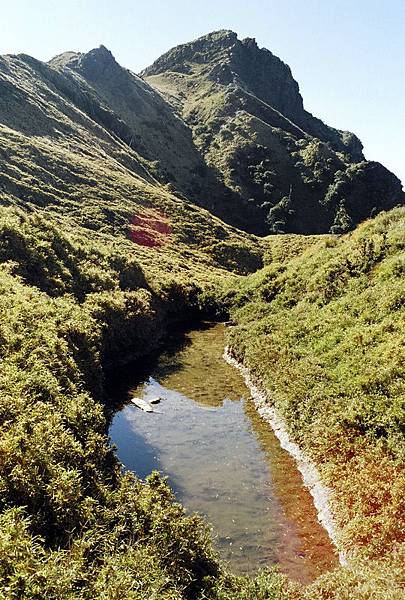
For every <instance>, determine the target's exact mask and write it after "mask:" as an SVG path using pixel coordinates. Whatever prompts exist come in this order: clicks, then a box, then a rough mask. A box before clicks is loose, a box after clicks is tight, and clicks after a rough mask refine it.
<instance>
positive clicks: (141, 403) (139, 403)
mask: <svg viewBox="0 0 405 600" xmlns="http://www.w3.org/2000/svg"><path fill="white" fill-rule="evenodd" d="M131 402H132V404H135V406H137V407H138V408H140V409H141V410H143V411H144V412H153V408H152V406H151V405H150V404H149V402H146V400H142V398H131Z"/></svg>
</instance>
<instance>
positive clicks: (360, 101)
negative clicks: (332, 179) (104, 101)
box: [0, 0, 405, 184]
mask: <svg viewBox="0 0 405 600" xmlns="http://www.w3.org/2000/svg"><path fill="white" fill-rule="evenodd" d="M216 29H233V30H234V31H236V32H237V33H238V34H239V36H240V37H255V38H256V40H257V42H258V44H259V45H260V46H264V47H266V48H269V49H270V50H271V51H272V52H273V53H274V54H276V55H278V56H279V57H280V58H282V59H283V60H284V61H285V62H287V63H288V64H289V65H290V67H291V69H292V72H293V75H294V77H295V79H296V80H297V81H298V83H299V84H300V88H301V93H302V95H303V97H304V103H305V107H306V108H307V109H308V110H309V111H310V112H312V113H313V114H315V115H316V116H318V117H321V118H322V119H323V120H325V121H326V122H327V123H328V124H329V125H332V126H334V127H338V128H340V129H349V130H351V131H354V132H355V133H356V134H357V135H358V136H359V137H360V139H361V140H362V141H363V144H364V146H365V154H366V157H367V158H369V159H372V160H379V161H380V162H382V163H383V164H385V165H386V166H387V167H388V168H389V169H391V170H392V171H393V172H395V173H396V174H397V175H398V176H399V177H400V178H401V179H402V181H403V182H404V184H405V1H404V0H385V1H384V0H378V1H377V0H250V1H242V0H222V1H221V0H217V1H215V0H205V1H202V2H201V1H199V0H194V1H192V0H189V1H185V0H168V1H166V2H165V1H163V0H145V1H144V2H138V1H136V0H135V1H134V0H133V1H130V0H114V1H113V0H69V1H62V2H61V1H59V0H54V1H52V0H14V1H11V2H7V3H6V2H2V6H1V21H0V54H5V53H19V52H25V53H27V54H30V55H32V56H35V57H36V58H39V59H42V60H48V59H49V58H51V57H52V56H54V55H55V54H58V53H60V52H64V51H65V50H78V51H87V50H90V49H91V48H94V47H96V46H99V45H100V44H104V45H105V46H107V47H108V48H109V49H110V50H111V51H112V52H113V54H114V55H115V57H116V58H117V60H118V61H119V62H120V63H121V64H122V65H124V66H126V67H128V68H130V69H132V70H134V71H139V70H141V69H142V68H143V67H145V66H147V65H148V64H150V63H151V62H153V60H154V59H155V58H157V57H158V56H159V55H160V54H162V53H163V52H164V51H166V50H167V49H169V48H171V47H172V46H175V45H177V44H179V43H182V42H186V41H189V40H191V39H194V38H196V37H198V36H200V35H203V34H204V33H208V32H209V31H213V30H216Z"/></svg>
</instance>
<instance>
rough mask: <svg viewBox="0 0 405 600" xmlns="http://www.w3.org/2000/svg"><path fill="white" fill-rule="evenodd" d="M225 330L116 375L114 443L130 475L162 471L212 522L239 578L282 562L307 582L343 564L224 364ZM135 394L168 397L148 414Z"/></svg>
mask: <svg viewBox="0 0 405 600" xmlns="http://www.w3.org/2000/svg"><path fill="white" fill-rule="evenodd" d="M224 344H225V339H224V326H223V325H218V324H216V325H211V324H204V325H202V326H201V327H200V328H199V329H197V330H192V331H190V332H188V333H186V334H182V335H180V336H179V338H178V339H176V340H172V341H171V343H170V344H168V347H167V348H168V349H167V350H166V351H165V352H163V353H162V354H161V355H160V356H159V357H158V358H157V359H156V360H154V361H151V362H150V363H147V364H146V365H145V364H144V365H143V369H144V371H143V372H140V371H139V365H138V366H136V365H135V366H132V367H131V366H129V367H126V368H125V369H124V370H122V371H121V372H118V373H116V374H115V376H114V387H113V389H114V393H113V394H112V399H113V400H114V401H115V402H116V403H117V404H119V403H121V405H122V407H121V409H120V410H119V411H118V412H117V413H116V414H115V416H114V418H113V420H112V424H111V427H110V432H109V433H110V437H111V440H112V442H113V443H114V444H115V445H116V447H117V454H118V457H119V459H120V460H121V462H122V463H123V465H124V466H125V468H126V469H129V470H131V471H134V472H135V473H136V474H137V475H138V476H139V477H141V478H144V477H145V476H146V475H148V474H149V473H150V472H151V471H152V470H154V469H157V470H159V471H161V472H162V473H163V474H164V475H166V476H168V478H169V482H170V484H171V486H172V488H173V490H174V492H175V494H176V497H177V498H178V500H179V501H181V502H182V503H183V504H184V506H185V507H186V509H187V510H188V511H190V512H191V511H197V512H199V513H201V514H202V515H204V516H205V518H206V520H207V521H208V522H209V523H211V524H212V526H213V531H212V535H213V538H214V543H215V545H216V548H217V550H218V552H219V554H220V556H221V557H222V559H224V560H225V561H227V562H228V563H229V566H230V568H231V569H232V570H233V571H234V572H237V573H252V572H254V571H256V570H257V569H258V568H260V567H264V566H266V565H274V564H277V565H279V567H280V569H281V570H282V571H283V572H284V573H286V574H288V575H289V576H290V577H292V578H293V579H296V580H299V581H302V582H308V581H311V580H312V579H314V578H315V577H316V576H317V575H319V574H320V573H323V572H325V571H327V570H328V569H330V568H331V567H333V566H335V565H337V564H338V561H337V556H336V553H335V551H334V548H333V547H332V545H331V542H330V541H329V538H328V536H327V534H326V532H325V531H324V529H323V528H322V527H321V526H320V524H319V523H318V521H317V516H316V511H315V508H314V506H313V503H312V499H311V496H310V495H309V492H308V491H307V489H306V488H305V487H304V486H303V484H302V479H301V475H300V473H299V472H298V470H297V468H296V466H295V463H294V460H293V459H292V458H291V457H290V455H289V454H288V453H287V452H286V451H285V450H283V449H282V448H281V447H280V444H279V442H278V440H277V438H276V437H275V435H274V434H273V432H272V430H271V428H270V426H269V425H268V424H267V423H266V422H264V421H263V420H262V419H261V417H260V416H259V415H258V413H257V412H256V410H255V408H254V405H253V402H252V400H251V399H250V395H249V391H248V389H247V388H246V386H245V384H244V381H243V379H242V377H241V375H240V373H239V372H238V371H237V370H236V369H234V368H233V367H231V366H229V365H228V364H227V363H226V362H225V361H224V360H223V358H222V354H223V350H224ZM132 396H137V397H141V398H145V399H148V398H153V397H155V396H161V397H162V398H163V399H162V401H161V402H160V404H158V405H156V406H155V410H156V412H154V413H144V412H142V411H141V410H139V409H138V408H136V407H135V406H134V405H133V404H130V403H129V404H128V402H129V399H130V398H131V397H132Z"/></svg>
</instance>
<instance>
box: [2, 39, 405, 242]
mask: <svg viewBox="0 0 405 600" xmlns="http://www.w3.org/2000/svg"><path fill="white" fill-rule="evenodd" d="M0 91H1V94H0V122H1V123H3V124H4V125H6V126H8V127H11V128H12V129H15V130H17V131H19V132H21V133H24V135H31V136H34V135H35V136H42V137H43V136H51V137H52V138H53V141H55V142H57V143H60V144H62V145H63V144H64V143H65V144H69V148H72V139H73V138H74V139H76V140H77V143H76V145H75V147H76V152H78V154H80V153H82V152H84V153H86V152H87V151H88V150H87V149H86V148H84V147H83V143H84V140H85V139H86V138H87V137H88V139H87V147H88V146H89V145H90V146H91V147H93V148H94V147H97V145H98V144H101V145H102V152H107V154H108V155H109V156H112V157H113V158H114V160H118V161H119V163H120V164H122V165H123V166H124V167H125V168H126V169H129V170H130V171H132V172H133V173H134V174H136V175H137V176H138V177H141V178H142V179H144V180H145V181H146V182H148V183H152V184H157V185H166V186H168V189H169V190H170V191H172V192H174V193H176V194H177V195H179V196H180V197H181V198H183V199H184V200H186V201H189V202H192V203H195V204H198V205H200V206H203V207H204V208H207V209H208V210H209V211H211V212H212V213H213V214H215V215H217V216H220V217H221V218H222V219H223V220H224V221H226V222H228V223H231V224H233V225H235V226H237V227H239V228H241V229H244V230H246V231H249V232H254V233H257V234H260V235H263V234H268V233H281V232H296V233H325V232H328V231H331V232H333V233H341V232H344V231H347V230H350V229H352V228H353V227H354V226H355V225H356V224H357V223H359V222H360V221H362V220H364V219H367V218H369V217H370V216H374V215H375V214H377V213H378V212H380V211H381V210H387V209H390V208H392V207H393V206H395V205H398V204H402V203H403V202H404V194H403V192H402V186H401V183H400V182H399V180H398V179H397V178H396V177H395V175H393V174H392V173H390V172H389V171H388V170H387V169H385V167H383V166H382V165H380V164H379V163H375V162H369V161H366V160H365V159H364V156H363V153H362V145H361V142H360V140H359V139H358V138H357V137H356V136H355V135H354V134H352V133H350V132H347V131H340V130H337V129H334V128H332V127H329V126H328V125H326V124H325V123H323V122H322V121H321V120H319V119H317V118H316V117H314V116H313V115H311V114H310V113H309V112H307V111H306V110H305V108H304V104H303V99H302V96H301V94H300V91H299V86H298V83H297V82H296V81H295V80H294V78H293V76H292V74H291V70H290V68H289V67H288V65H286V64H285V63H284V62H283V61H282V60H280V59H279V58H278V57H276V56H274V55H273V54H272V53H271V52H270V51H269V50H266V49H261V48H259V47H258V45H257V43H256V41H255V40H254V39H252V38H247V39H244V40H239V39H238V37H237V35H236V33H234V32H232V31H228V30H224V31H218V32H214V33H210V34H208V35H206V36H203V37H201V38H199V39H198V40H195V41H193V42H190V43H188V44H183V45H181V46H178V47H176V48H174V49H172V50H170V51H169V52H167V53H166V54H164V55H163V56H161V57H160V58H159V59H158V60H157V61H156V62H155V63H154V64H153V65H152V66H150V67H148V68H147V69H145V70H144V71H143V72H142V73H141V75H140V76H137V75H135V74H134V73H132V72H131V71H129V70H127V69H125V68H123V67H121V66H120V65H119V64H118V63H117V61H116V60H115V58H114V56H113V55H112V53H111V52H110V51H109V50H108V49H107V48H105V47H104V46H100V47H99V48H96V49H94V50H91V51H90V52H87V53H84V54H82V53H75V52H66V53H64V54H61V55H59V56H57V57H55V58H54V59H53V60H51V61H50V62H49V63H42V62H41V61H38V60H35V59H33V58H31V57H29V56H26V55H20V56H16V57H14V56H7V57H4V58H2V59H0ZM28 115H30V116H29V117H28ZM54 132H57V135H56V136H55V135H54ZM94 136H95V137H96V138H97V142H96V141H95V139H94ZM39 184H40V182H39ZM4 186H5V187H4V188H3V189H4V191H5V193H6V192H7V183H6V182H4ZM40 189H41V186H40V185H39V190H40ZM39 193H40V191H39Z"/></svg>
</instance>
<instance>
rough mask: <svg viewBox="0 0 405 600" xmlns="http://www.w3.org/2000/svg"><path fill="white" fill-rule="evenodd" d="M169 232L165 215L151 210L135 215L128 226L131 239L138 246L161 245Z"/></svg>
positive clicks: (153, 246) (165, 240) (155, 246)
mask: <svg viewBox="0 0 405 600" xmlns="http://www.w3.org/2000/svg"><path fill="white" fill-rule="evenodd" d="M171 232H172V227H171V225H170V222H169V220H168V218H167V217H166V215H164V214H163V213H161V212H159V211H153V210H148V211H145V212H144V213H143V214H142V215H135V216H134V217H133V219H132V224H131V226H130V236H131V240H132V241H133V242H134V243H135V244H138V246H147V247H149V248H159V247H160V246H163V245H164V244H165V243H166V242H167V241H168V240H167V237H168V236H169V235H170V234H171Z"/></svg>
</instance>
